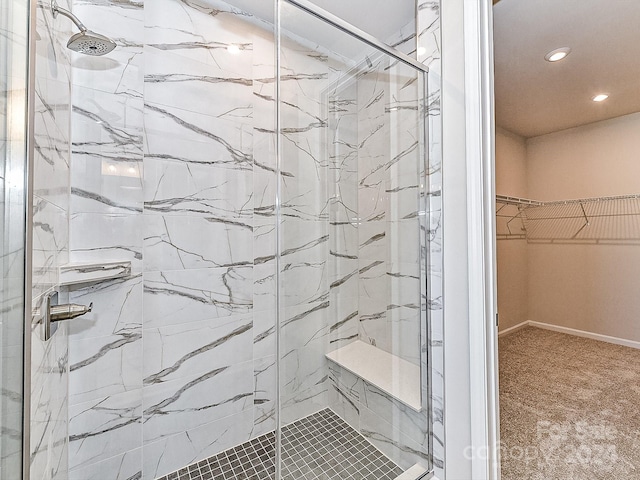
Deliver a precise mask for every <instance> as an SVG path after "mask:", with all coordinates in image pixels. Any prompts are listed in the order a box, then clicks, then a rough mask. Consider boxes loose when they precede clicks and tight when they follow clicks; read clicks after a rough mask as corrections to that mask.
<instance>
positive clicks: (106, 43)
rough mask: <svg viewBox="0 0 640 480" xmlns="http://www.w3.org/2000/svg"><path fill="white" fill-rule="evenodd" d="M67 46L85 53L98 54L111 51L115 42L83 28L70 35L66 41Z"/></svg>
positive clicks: (114, 46)
mask: <svg viewBox="0 0 640 480" xmlns="http://www.w3.org/2000/svg"><path fill="white" fill-rule="evenodd" d="M67 48H69V49H70V50H73V51H74V52H79V53H84V54H85V55H93V56H100V55H106V54H107V53H109V52H110V51H112V50H113V49H114V48H116V44H115V42H114V41H113V40H111V39H110V38H109V37H105V36H104V35H100V34H99V33H95V32H92V31H91V30H85V31H84V32H80V33H76V34H75V35H74V36H72V37H71V38H70V39H69V41H68V42H67Z"/></svg>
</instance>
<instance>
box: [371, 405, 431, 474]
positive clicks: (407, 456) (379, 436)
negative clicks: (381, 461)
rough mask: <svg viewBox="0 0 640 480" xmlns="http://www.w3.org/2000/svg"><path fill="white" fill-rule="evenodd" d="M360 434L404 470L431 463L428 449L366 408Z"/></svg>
mask: <svg viewBox="0 0 640 480" xmlns="http://www.w3.org/2000/svg"><path fill="white" fill-rule="evenodd" d="M360 432H361V433H362V434H363V435H364V436H365V437H366V438H367V439H368V440H369V441H370V442H371V443H373V444H374V445H375V446H376V447H377V448H378V449H380V451H382V452H383V453H384V454H386V455H387V456H388V457H389V458H393V459H394V461H395V462H396V463H398V465H399V466H400V467H402V468H405V469H407V468H409V467H411V466H413V465H415V464H416V463H422V464H424V463H426V462H428V461H429V454H428V451H427V449H426V448H424V447H423V446H422V445H421V444H419V443H417V442H414V441H413V440H412V439H410V438H409V437H407V436H406V435H404V433H403V432H402V431H401V430H400V429H399V428H397V427H396V426H395V425H392V424H390V423H389V422H388V421H387V420H386V419H384V418H383V417H380V416H379V415H378V414H377V413H374V412H372V411H371V410H369V409H368V408H366V407H363V408H361V410H360Z"/></svg>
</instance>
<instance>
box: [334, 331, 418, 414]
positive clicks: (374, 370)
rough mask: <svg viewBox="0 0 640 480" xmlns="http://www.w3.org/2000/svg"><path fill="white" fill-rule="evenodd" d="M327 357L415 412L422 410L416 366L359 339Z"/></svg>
mask: <svg viewBox="0 0 640 480" xmlns="http://www.w3.org/2000/svg"><path fill="white" fill-rule="evenodd" d="M326 357H327V359H329V360H331V361H332V362H334V363H335V364H337V365H339V366H340V367H342V368H344V369H345V370H348V371H350V372H351V373H353V374H354V375H356V376H358V377H360V378H362V380H364V381H365V382H367V383H370V384H371V385H373V386H375V387H378V388H379V389H380V390H382V391H384V392H386V393H388V394H389V395H391V396H392V397H393V398H395V399H396V400H398V401H400V402H402V403H404V404H405V405H407V406H408V407H410V408H411V409H413V410H415V411H416V412H419V411H421V410H422V402H421V395H420V384H421V381H420V367H419V366H418V365H414V364H413V363H411V362H408V361H406V360H404V359H402V358H400V357H397V356H396V355H392V354H390V353H388V352H385V351H384V350H381V349H379V348H377V347H374V346H373V345H369V344H368V343H365V342H363V341H361V340H356V341H355V342H351V343H350V344H348V345H345V346H344V347H341V348H338V349H337V350H334V351H333V352H329V353H327V355H326Z"/></svg>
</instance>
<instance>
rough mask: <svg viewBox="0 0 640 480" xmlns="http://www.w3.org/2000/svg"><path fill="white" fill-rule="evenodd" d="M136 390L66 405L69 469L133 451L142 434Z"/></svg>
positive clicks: (138, 391) (138, 398) (139, 394)
mask: <svg viewBox="0 0 640 480" xmlns="http://www.w3.org/2000/svg"><path fill="white" fill-rule="evenodd" d="M141 417H142V395H141V391H140V389H138V390H133V391H131V392H127V393H123V394H119V395H114V396H109V397H105V398H101V399H97V400H93V401H91V402H85V403H81V404H78V405H74V406H72V407H70V408H69V453H70V457H69V458H70V460H71V464H70V467H71V469H72V470H73V469H76V468H81V467H84V466H87V465H91V464H93V463H96V462H99V461H102V460H107V459H109V458H111V457H113V456H115V455H119V454H123V453H125V452H128V451H131V450H135V449H136V448H138V447H139V446H140V438H141V436H142V422H141Z"/></svg>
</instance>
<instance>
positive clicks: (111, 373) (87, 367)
mask: <svg viewBox="0 0 640 480" xmlns="http://www.w3.org/2000/svg"><path fill="white" fill-rule="evenodd" d="M74 321H75V322H78V321H81V320H74ZM72 345H73V348H71V349H70V351H69V376H70V381H69V401H70V403H71V405H76V404H80V403H83V402H87V401H90V400H95V399H102V398H104V397H106V396H109V395H116V394H121V393H124V392H130V391H135V390H139V389H140V388H141V387H142V381H141V380H142V374H141V373H142V372H141V369H142V330H141V328H140V327H139V326H138V327H132V328H130V329H123V330H120V331H119V332H118V333H117V334H114V335H110V336H107V337H91V338H85V339H80V338H72Z"/></svg>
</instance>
